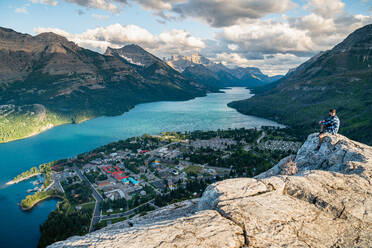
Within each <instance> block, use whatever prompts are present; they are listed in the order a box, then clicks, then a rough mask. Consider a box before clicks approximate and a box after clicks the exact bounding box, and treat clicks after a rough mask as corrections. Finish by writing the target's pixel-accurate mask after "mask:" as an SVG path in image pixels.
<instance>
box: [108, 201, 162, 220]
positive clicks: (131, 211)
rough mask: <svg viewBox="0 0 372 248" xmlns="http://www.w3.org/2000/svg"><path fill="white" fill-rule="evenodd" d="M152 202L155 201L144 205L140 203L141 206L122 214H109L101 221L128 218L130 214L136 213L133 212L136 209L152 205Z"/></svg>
mask: <svg viewBox="0 0 372 248" xmlns="http://www.w3.org/2000/svg"><path fill="white" fill-rule="evenodd" d="M154 201H155V199H152V200H150V201H148V202H145V203H142V204H141V205H139V206H137V207H135V208H133V209H130V210H128V211H126V212H124V213H119V214H111V215H105V216H102V218H101V220H110V219H116V218H120V217H128V216H130V215H132V214H135V213H136V212H135V211H136V209H137V208H140V207H142V206H144V205H146V204H152V205H153V203H154ZM154 206H155V205H154Z"/></svg>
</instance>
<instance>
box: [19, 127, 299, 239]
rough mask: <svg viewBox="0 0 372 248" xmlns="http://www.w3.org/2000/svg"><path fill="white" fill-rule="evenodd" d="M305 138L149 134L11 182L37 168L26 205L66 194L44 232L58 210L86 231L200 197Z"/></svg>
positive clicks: (268, 133)
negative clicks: (221, 182)
mask: <svg viewBox="0 0 372 248" xmlns="http://www.w3.org/2000/svg"><path fill="white" fill-rule="evenodd" d="M300 144H301V143H300V142H298V141H296V139H295V138H294V137H292V136H291V135H289V134H287V133H286V132H285V129H276V128H269V127H267V128H263V129H262V130H256V129H234V130H233V129H231V130H218V131H203V132H202V131H194V132H185V133H176V132H166V133H161V134H160V135H143V136H141V137H133V138H129V139H127V140H121V141H118V142H114V143H111V144H108V145H105V146H102V147H99V148H97V149H95V150H93V151H90V152H87V153H83V154H80V155H78V156H76V157H72V158H68V159H62V160H58V161H54V162H51V163H48V164H43V165H40V167H39V169H37V168H36V167H34V168H32V169H31V170H30V171H28V172H24V173H22V174H21V175H19V176H17V177H16V178H15V179H14V180H13V181H12V183H16V182H18V181H20V180H22V179H29V178H30V177H32V176H34V175H37V176H38V180H36V181H34V184H35V185H39V186H37V187H35V189H30V190H29V191H28V193H33V192H35V191H36V193H34V194H30V195H28V196H27V197H26V198H25V199H24V200H23V201H22V202H21V204H20V206H21V208H22V209H23V210H31V209H32V208H33V207H34V206H35V205H36V204H37V203H38V202H40V201H42V200H44V199H47V198H51V197H57V198H60V199H61V201H60V202H59V204H58V206H57V210H55V211H53V212H52V213H51V214H50V216H49V218H48V220H47V221H46V222H45V223H44V224H43V225H42V226H41V232H42V233H43V230H45V231H47V230H48V231H50V230H51V226H52V225H54V224H55V223H54V222H55V221H56V220H55V219H53V218H56V216H55V215H57V216H58V215H59V217H58V219H59V221H58V222H59V223H58V225H66V228H67V227H68V225H69V224H68V223H69V222H70V221H71V220H73V223H75V224H79V227H76V226H75V227H73V228H75V229H77V230H75V231H71V232H74V233H73V234H84V233H88V232H91V231H94V230H97V229H100V228H103V227H105V226H108V225H110V224H113V223H116V222H119V221H123V220H130V219H131V218H133V217H134V216H143V215H146V214H147V213H148V212H151V211H152V210H155V209H158V208H160V207H164V206H166V205H169V204H174V203H177V202H181V201H185V200H189V199H194V198H198V197H200V196H201V194H202V192H203V191H204V189H205V188H206V187H207V186H208V185H209V184H211V183H213V182H216V181H220V180H223V179H227V178H233V177H241V176H243V177H252V176H254V175H256V174H259V173H260V172H262V171H265V170H267V169H268V168H270V167H271V166H272V165H273V164H275V163H276V162H278V161H279V160H280V159H281V158H283V157H285V156H286V155H288V154H293V153H296V151H297V150H296V149H298V147H299V145H300ZM53 216H54V217H53ZM52 223H54V224H52ZM71 228H72V227H71ZM62 230H63V229H62ZM68 235H70V233H69V234H68Z"/></svg>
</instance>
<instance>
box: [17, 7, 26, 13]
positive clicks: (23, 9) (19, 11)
mask: <svg viewBox="0 0 372 248" xmlns="http://www.w3.org/2000/svg"><path fill="white" fill-rule="evenodd" d="M14 12H15V13H18V14H28V11H27V9H26V7H21V8H16V9H15V10H14Z"/></svg>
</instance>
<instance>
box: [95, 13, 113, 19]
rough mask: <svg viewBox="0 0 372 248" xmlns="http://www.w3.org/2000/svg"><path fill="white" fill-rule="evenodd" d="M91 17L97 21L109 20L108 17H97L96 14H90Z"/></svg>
mask: <svg viewBox="0 0 372 248" xmlns="http://www.w3.org/2000/svg"><path fill="white" fill-rule="evenodd" d="M92 17H93V18H95V19H98V20H107V19H109V18H110V16H108V15H98V14H92Z"/></svg>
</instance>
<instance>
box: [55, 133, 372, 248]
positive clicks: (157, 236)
mask: <svg viewBox="0 0 372 248" xmlns="http://www.w3.org/2000/svg"><path fill="white" fill-rule="evenodd" d="M316 145H317V134H312V135H310V136H309V137H308V139H307V140H306V142H305V143H304V145H303V146H302V147H301V149H300V150H299V151H298V153H297V155H296V156H291V157H288V158H286V159H283V160H282V161H281V162H280V163H278V165H276V166H274V167H273V168H272V169H271V170H269V171H267V172H265V173H263V174H261V175H259V176H257V177H256V178H237V179H229V180H225V181H221V182H218V183H215V184H213V185H210V186H209V187H208V188H207V189H206V191H205V192H204V194H203V197H202V198H201V199H200V201H199V203H198V209H197V211H196V212H195V213H194V212H193V211H189V212H188V213H187V214H186V215H185V216H183V217H178V218H174V219H170V220H165V221H164V220H163V221H160V222H156V223H147V224H143V225H139V226H134V227H132V228H123V229H115V230H110V229H107V228H106V229H103V230H101V231H99V232H95V233H91V234H89V235H87V236H85V237H73V238H70V239H68V240H67V241H63V242H59V243H55V244H53V245H52V246H51V247H88V246H89V247H111V246H112V247H119V246H120V244H123V243H124V244H126V246H128V247H371V246H372V228H371V227H372V186H371V168H372V147H369V146H366V145H364V144H361V143H358V142H355V141H352V140H349V139H347V138H346V137H344V136H341V135H334V136H326V137H325V139H324V143H323V145H322V146H321V148H320V150H319V151H315V147H316ZM170 216H171V215H170Z"/></svg>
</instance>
